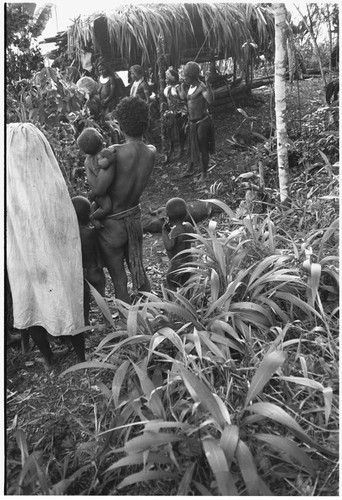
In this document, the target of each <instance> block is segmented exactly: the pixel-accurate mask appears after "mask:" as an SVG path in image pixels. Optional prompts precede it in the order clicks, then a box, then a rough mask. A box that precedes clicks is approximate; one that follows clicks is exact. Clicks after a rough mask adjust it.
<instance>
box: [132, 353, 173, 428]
mask: <svg viewBox="0 0 342 500" xmlns="http://www.w3.org/2000/svg"><path fill="white" fill-rule="evenodd" d="M132 365H133V366H134V369H135V371H136V372H137V375H138V377H139V380H140V384H141V387H142V390H143V391H144V393H145V395H146V396H147V405H148V406H149V407H150V409H151V411H152V412H153V414H154V415H155V416H156V417H159V418H163V419H166V413H165V409H164V406H163V403H162V400H161V398H160V396H159V395H158V393H157V392H156V388H155V386H154V384H153V382H152V380H151V379H150V378H149V377H148V375H147V372H146V371H144V370H142V369H141V368H140V367H139V366H138V365H136V364H135V363H133V362H132Z"/></svg>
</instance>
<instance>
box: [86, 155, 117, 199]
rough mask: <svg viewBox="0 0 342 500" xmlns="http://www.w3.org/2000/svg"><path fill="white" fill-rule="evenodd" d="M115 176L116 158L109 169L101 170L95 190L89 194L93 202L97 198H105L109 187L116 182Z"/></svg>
mask: <svg viewBox="0 0 342 500" xmlns="http://www.w3.org/2000/svg"><path fill="white" fill-rule="evenodd" d="M114 151H115V150H114ZM114 151H113V152H114ZM114 176H115V156H114V159H113V160H112V161H111V163H110V165H109V167H107V168H101V170H100V171H99V173H98V175H97V177H96V180H95V187H93V189H92V190H91V191H90V192H89V193H88V198H89V200H90V201H92V200H94V199H95V198H96V197H97V196H103V195H104V194H106V192H107V191H108V188H109V186H110V185H111V183H112V182H113V180H114Z"/></svg>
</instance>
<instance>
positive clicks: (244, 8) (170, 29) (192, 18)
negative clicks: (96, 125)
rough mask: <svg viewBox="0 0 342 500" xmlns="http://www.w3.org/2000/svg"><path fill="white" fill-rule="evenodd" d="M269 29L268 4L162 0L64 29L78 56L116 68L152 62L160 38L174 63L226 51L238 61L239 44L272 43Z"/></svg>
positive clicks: (240, 59) (241, 52)
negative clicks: (88, 55)
mask: <svg viewBox="0 0 342 500" xmlns="http://www.w3.org/2000/svg"><path fill="white" fill-rule="evenodd" d="M273 33H274V19H273V13H272V10H271V9H270V8H269V7H265V6H263V5H261V4H247V3H246V4H244V3H236V4H230V3H217V4H205V3H183V4H178V3H177V4H172V3H167V4H166V3H165V4H141V5H128V4H127V5H124V6H118V7H117V8H114V9H113V10H112V11H111V12H106V13H103V12H100V13H94V14H92V15H91V16H88V17H83V18H82V17H81V16H80V17H79V18H77V19H76V20H74V22H73V24H72V26H71V27H70V28H69V29H68V30H67V31H66V32H65V34H64V35H65V36H66V37H67V51H68V53H69V54H72V55H73V58H75V60H76V62H78V63H81V60H82V55H83V54H84V52H88V53H89V52H91V53H92V54H93V57H94V59H97V58H98V57H102V58H104V59H106V60H108V61H110V62H111V63H112V66H113V69H115V70H116V71H120V70H127V69H128V68H129V67H130V66H131V65H132V64H140V65H142V66H143V67H145V68H148V67H152V68H155V67H156V65H157V63H158V53H159V54H160V44H162V47H163V51H162V52H163V54H162V55H163V58H164V61H165V63H166V64H169V65H173V66H175V67H178V66H179V65H180V64H184V63H185V62H187V61H189V60H196V61H197V62H205V61H215V60H220V59H228V58H229V57H232V58H233V59H234V60H235V61H236V62H237V64H242V63H243V61H245V60H246V50H244V48H243V46H245V47H246V43H247V44H248V43H254V44H256V45H257V46H258V49H259V50H260V51H261V52H263V51H264V50H266V49H267V48H269V45H270V44H272V40H273ZM64 35H63V36H64ZM49 41H51V39H50V40H49ZM159 57H160V56H159Z"/></svg>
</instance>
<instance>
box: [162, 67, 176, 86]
mask: <svg viewBox="0 0 342 500" xmlns="http://www.w3.org/2000/svg"><path fill="white" fill-rule="evenodd" d="M165 79H166V83H167V85H176V84H177V83H179V75H178V71H176V70H175V69H173V67H172V66H170V67H169V69H167V70H166V72H165Z"/></svg>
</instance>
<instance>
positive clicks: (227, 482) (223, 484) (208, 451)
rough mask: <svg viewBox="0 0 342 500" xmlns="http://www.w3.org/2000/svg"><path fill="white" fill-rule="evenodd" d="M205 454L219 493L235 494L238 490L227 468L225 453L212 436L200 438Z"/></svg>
mask: <svg viewBox="0 0 342 500" xmlns="http://www.w3.org/2000/svg"><path fill="white" fill-rule="evenodd" d="M202 445H203V449H204V453H205V456H206V458H207V460H208V463H209V465H210V468H211V470H212V471H213V473H214V475H215V479H216V483H217V488H218V490H219V492H220V495H227V496H237V495H238V490H237V487H236V486H235V481H234V478H233V476H232V474H231V472H230V470H229V467H228V463H227V460H226V457H225V454H224V452H223V450H222V448H221V447H220V445H219V443H218V441H217V440H216V439H214V438H211V437H209V438H204V439H203V440H202Z"/></svg>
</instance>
